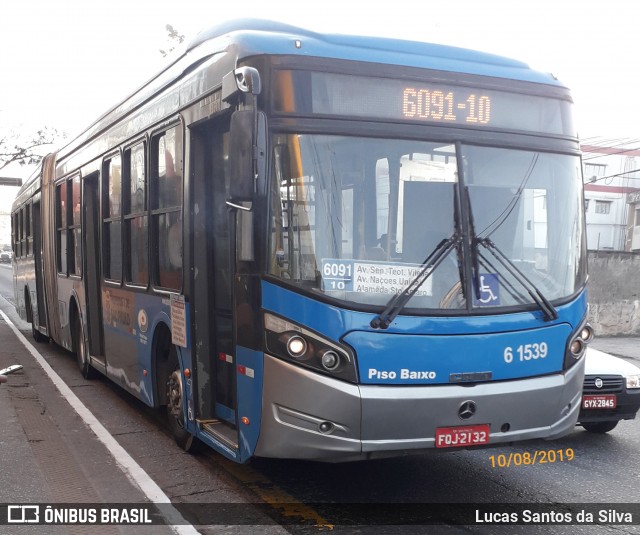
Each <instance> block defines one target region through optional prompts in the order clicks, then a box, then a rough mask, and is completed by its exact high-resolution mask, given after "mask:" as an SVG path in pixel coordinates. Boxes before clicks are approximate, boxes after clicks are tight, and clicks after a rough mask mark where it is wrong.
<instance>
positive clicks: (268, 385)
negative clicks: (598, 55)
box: [13, 20, 591, 462]
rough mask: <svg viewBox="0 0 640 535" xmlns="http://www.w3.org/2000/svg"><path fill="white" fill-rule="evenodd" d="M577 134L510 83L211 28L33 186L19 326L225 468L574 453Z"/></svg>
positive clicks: (579, 237)
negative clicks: (566, 445)
mask: <svg viewBox="0 0 640 535" xmlns="http://www.w3.org/2000/svg"><path fill="white" fill-rule="evenodd" d="M571 108H572V100H571V97H570V94H569V91H568V90H567V89H566V88H565V87H564V86H563V85H562V84H561V83H559V82H558V80H556V78H554V77H553V76H551V75H549V74H544V73H540V72H535V71H533V70H531V69H530V68H529V67H527V65H525V64H523V63H520V62H517V61H513V60H510V59H505V58H502V57H497V56H493V55H488V54H484V53H479V52H475V51H471V50H463V49H457V48H451V47H445V46H439V45H432V44H426V43H418V42H406V41H400V40H391V39H382V38H374V37H359V36H345V35H321V34H317V33H313V32H310V31H307V30H304V29H300V28H296V27H292V26H288V25H284V24H279V23H274V22H266V21H255V20H241V21H235V22H229V23H225V24H222V25H220V26H217V27H214V28H212V29H210V30H207V31H204V32H202V33H200V34H199V35H198V36H197V37H196V38H195V39H194V40H192V42H191V43H190V44H189V45H188V46H187V47H185V49H184V50H182V51H181V53H180V54H178V55H176V56H175V57H174V59H173V61H172V62H171V63H170V64H169V65H168V66H167V67H166V69H164V70H163V71H162V72H160V73H158V74H157V76H155V77H154V78H153V79H152V80H150V81H149V82H148V83H147V84H145V85H144V86H143V87H141V88H140V89H139V90H137V91H136V92H134V93H133V94H132V95H131V96H130V97H129V98H127V99H126V100H124V101H122V102H120V103H118V104H117V105H116V106H115V107H114V108H113V109H111V110H110V111H109V112H107V113H106V114H105V115H103V116H102V117H100V118H99V119H98V120H97V121H96V122H94V123H93V124H92V125H91V126H90V127H89V128H88V129H87V130H86V131H84V132H83V133H82V134H81V135H80V136H79V137H77V138H76V139H75V140H74V141H72V142H71V143H69V144H68V145H67V146H65V147H64V148H62V149H61V150H59V151H58V152H57V153H55V154H51V155H49V156H48V157H47V158H46V159H45V160H44V162H43V165H42V166H41V168H40V169H39V170H38V172H36V173H35V174H34V175H33V177H32V178H31V179H30V180H29V181H27V182H26V184H25V185H24V187H23V188H22V190H21V192H20V193H19V194H18V196H17V198H16V201H15V203H14V207H13V248H14V253H15V254H14V260H13V262H14V270H15V282H16V302H17V306H18V309H19V311H20V313H21V314H22V316H23V317H24V318H26V319H27V320H28V321H30V322H31V323H32V326H33V334H34V337H36V339H38V340H46V339H48V338H52V339H53V340H55V341H56V342H57V343H58V344H60V345H62V346H64V347H65V348H67V349H69V350H70V351H73V352H75V354H76V356H77V360H78V365H79V367H80V370H81V372H82V373H83V375H84V376H85V377H89V376H90V375H91V374H92V373H94V372H96V371H98V372H101V373H102V374H105V375H106V376H108V377H109V378H111V379H112V380H113V381H115V382H116V383H118V384H119V385H121V386H122V387H123V388H124V389H126V390H127V391H129V392H131V393H132V394H134V395H135V396H137V397H138V398H140V399H141V400H143V401H144V402H145V403H147V404H149V405H150V406H153V407H158V408H161V407H166V411H167V414H168V417H169V422H170V426H171V429H172V431H173V433H174V435H175V437H176V441H177V442H178V444H180V446H182V447H183V448H185V449H187V450H189V449H191V448H192V447H193V446H194V445H195V444H198V443H205V444H207V445H208V446H210V447H211V448H213V449H214V450H216V451H218V452H220V453H221V454H223V455H224V456H226V457H228V458H230V459H233V460H234V461H238V462H245V461H247V460H248V459H249V458H251V457H252V456H254V455H257V456H264V457H282V458H302V459H315V460H323V461H347V460H356V459H369V458H373V457H377V456H389V455H399V454H404V453H406V452H410V451H419V450H424V449H429V448H440V449H449V448H455V447H475V446H487V445H488V446H492V445H503V444H506V443H512V442H517V441H522V440H528V439H540V438H543V439H553V438H556V437H560V436H563V435H565V434H567V433H569V432H571V430H572V429H573V428H574V426H575V424H576V419H577V416H578V411H579V410H580V397H581V388H582V379H583V368H584V365H583V361H584V359H583V358H582V357H583V354H584V351H585V347H586V344H587V343H588V341H589V339H590V338H591V330H590V328H589V327H588V326H587V325H586V323H585V321H586V309H587V303H586V297H585V284H586V280H587V273H586V247H585V231H584V229H585V225H584V213H583V210H584V203H583V192H582V174H581V159H580V152H579V143H578V139H577V134H576V132H575V129H574V126H573V123H572V119H571ZM194 439H197V440H194Z"/></svg>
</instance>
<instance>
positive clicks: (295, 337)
mask: <svg viewBox="0 0 640 535" xmlns="http://www.w3.org/2000/svg"><path fill="white" fill-rule="evenodd" d="M308 348H309V344H307V341H306V340H305V339H304V338H303V337H302V336H300V335H299V334H292V335H290V336H288V337H287V353H289V355H291V356H292V357H294V358H298V357H302V356H304V354H305V353H306V352H307V349H308Z"/></svg>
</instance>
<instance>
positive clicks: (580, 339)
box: [564, 322, 593, 370]
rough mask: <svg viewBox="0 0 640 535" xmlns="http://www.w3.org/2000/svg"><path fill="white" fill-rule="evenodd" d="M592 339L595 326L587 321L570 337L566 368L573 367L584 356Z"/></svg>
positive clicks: (566, 354)
mask: <svg viewBox="0 0 640 535" xmlns="http://www.w3.org/2000/svg"><path fill="white" fill-rule="evenodd" d="M591 340H593V328H592V327H591V325H589V324H588V323H586V322H585V323H583V324H582V325H581V326H580V327H579V328H578V329H577V330H575V331H574V332H573V334H572V335H571V336H570V337H569V342H568V343H567V348H566V350H565V355H564V369H565V370H568V369H569V368H571V367H572V366H573V365H574V364H576V363H577V362H578V361H579V360H580V359H581V358H582V357H583V356H584V353H585V351H586V350H587V344H589V342H591Z"/></svg>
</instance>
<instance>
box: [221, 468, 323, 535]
mask: <svg viewBox="0 0 640 535" xmlns="http://www.w3.org/2000/svg"><path fill="white" fill-rule="evenodd" d="M217 462H218V464H219V465H220V466H222V468H224V469H225V470H226V471H227V472H228V473H229V474H231V475H232V476H233V477H234V478H236V479H237V480H238V481H240V482H241V483H242V484H243V485H244V486H245V487H247V488H249V489H251V490H252V491H253V492H254V493H255V494H257V495H258V497H259V498H260V499H261V500H262V501H263V502H264V503H266V504H268V505H269V506H271V507H272V508H273V509H275V510H276V511H279V513H280V514H281V515H282V516H283V517H285V518H301V519H303V521H305V522H312V523H313V524H314V525H315V527H317V528H319V529H320V530H321V531H324V530H329V531H332V530H333V528H334V525H333V524H332V523H331V522H329V521H328V520H326V519H325V518H323V517H322V516H321V515H320V514H319V513H318V512H317V511H316V510H315V509H313V508H312V507H309V506H308V505H306V504H304V503H303V502H300V501H298V500H296V499H295V498H294V497H293V496H291V494H288V493H287V492H285V491H284V490H282V489H280V488H279V487H277V486H276V485H275V484H274V483H273V482H272V481H271V480H270V479H269V478H267V477H265V476H264V475H262V474H260V473H259V472H257V471H256V470H254V469H253V468H251V467H250V466H249V465H246V464H237V463H234V462H233V461H230V460H228V459H226V458H225V459H223V460H222V461H220V460H217Z"/></svg>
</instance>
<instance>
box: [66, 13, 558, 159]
mask: <svg viewBox="0 0 640 535" xmlns="http://www.w3.org/2000/svg"><path fill="white" fill-rule="evenodd" d="M220 53H227V54H228V57H229V61H232V62H234V63H237V62H238V61H239V60H242V59H243V58H248V57H251V56H259V55H265V54H269V55H293V56H295V55H298V56H302V57H320V58H332V59H339V60H351V61H363V62H371V63H383V64H389V65H398V66H405V67H418V68H425V69H435V70H439V71H449V72H460V73H467V74H475V75H481V76H488V77H493V78H504V79H512V80H521V81H527V82H534V83H539V84H546V85H551V86H556V87H563V85H562V84H561V83H560V82H559V81H558V80H557V79H556V78H555V77H554V76H553V75H551V74H549V73H542V72H538V71H535V70H532V69H531V68H529V66H528V65H527V64H526V63H523V62H520V61H516V60H513V59H509V58H504V57H501V56H496V55H493V54H487V53H484V52H478V51H475V50H467V49H463V48H456V47H451V46H445V45H437V44H430V43H423V42H416V41H403V40H399V39H389V38H383V37H365V36H355V35H338V34H320V33H316V32H312V31H310V30H306V29H303V28H298V27H295V26H291V25H288V24H284V23H280V22H274V21H268V20H260V19H237V20H232V21H227V22H224V23H221V24H218V25H216V26H212V27H210V28H209V29H206V30H203V31H201V32H200V33H199V34H198V35H196V36H195V37H194V38H193V39H192V40H191V41H190V42H189V43H187V44H186V45H182V47H181V48H180V49H178V50H176V52H175V53H174V54H172V55H171V60H170V62H169V63H168V64H167V65H166V66H165V68H164V69H163V70H161V71H160V72H158V73H157V74H156V75H154V76H153V77H152V78H151V79H150V80H149V81H147V83H145V84H144V85H143V86H141V87H139V88H138V89H137V90H136V91H134V92H133V93H131V94H130V96H129V97H127V98H125V99H124V100H123V101H121V102H119V103H117V104H116V105H115V106H114V107H113V108H111V109H110V110H108V111H107V112H106V113H104V114H103V115H102V116H100V117H99V118H97V120H95V121H94V122H93V123H91V124H90V125H89V126H88V127H87V128H86V129H84V131H82V132H81V133H80V134H79V135H78V136H77V137H76V138H75V139H73V140H72V141H71V142H70V143H69V144H67V145H66V146H65V147H62V149H61V150H60V151H59V157H60V158H64V157H65V156H66V155H68V154H71V153H73V151H74V150H75V149H76V148H77V147H78V146H79V145H81V144H82V143H84V142H86V141H88V140H90V139H92V138H94V137H95V136H97V135H99V134H100V132H102V131H104V130H105V129H106V128H108V127H109V126H110V125H113V124H115V123H116V122H118V121H119V120H121V119H122V118H123V117H125V116H126V115H127V114H128V113H130V112H131V111H132V110H134V109H136V108H138V107H139V106H142V105H143V104H144V103H145V102H148V101H149V100H150V99H152V98H153V97H154V96H155V95H157V94H158V93H160V92H161V91H163V89H164V88H166V87H168V86H170V85H171V84H173V83H175V81H176V80H177V79H179V78H180V77H182V76H183V75H184V74H185V73H186V72H189V70H190V69H192V68H193V66H195V65H198V64H199V63H200V62H202V61H204V60H205V59H206V58H208V57H211V56H213V55H216V54H220Z"/></svg>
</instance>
